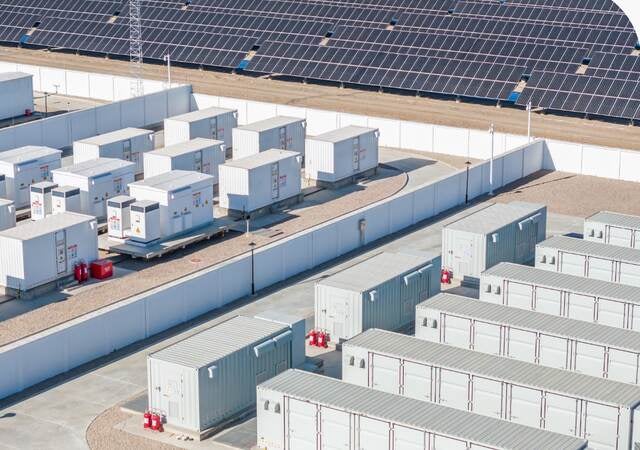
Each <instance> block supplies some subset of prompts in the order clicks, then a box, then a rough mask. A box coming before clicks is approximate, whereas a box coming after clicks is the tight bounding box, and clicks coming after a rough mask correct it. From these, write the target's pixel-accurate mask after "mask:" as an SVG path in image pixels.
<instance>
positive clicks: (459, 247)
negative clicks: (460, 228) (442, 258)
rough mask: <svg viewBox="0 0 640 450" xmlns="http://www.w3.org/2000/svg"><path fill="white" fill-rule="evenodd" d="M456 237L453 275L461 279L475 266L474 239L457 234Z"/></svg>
mask: <svg viewBox="0 0 640 450" xmlns="http://www.w3.org/2000/svg"><path fill="white" fill-rule="evenodd" d="M454 239H455V247H454V250H453V251H454V253H453V276H454V277H456V278H458V279H460V280H461V279H463V278H464V276H465V275H468V274H469V273H471V270H472V268H473V267H475V264H474V258H473V256H474V248H473V239H472V238H468V237H466V236H455V238H454Z"/></svg>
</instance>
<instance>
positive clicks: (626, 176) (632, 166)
mask: <svg viewBox="0 0 640 450" xmlns="http://www.w3.org/2000/svg"><path fill="white" fill-rule="evenodd" d="M638 167H640V153H638V152H628V151H621V152H620V179H621V180H626V181H637V182H640V170H638Z"/></svg>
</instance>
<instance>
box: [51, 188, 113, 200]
mask: <svg viewBox="0 0 640 450" xmlns="http://www.w3.org/2000/svg"><path fill="white" fill-rule="evenodd" d="M78 189H79V188H77V187H75V186H57V187H55V188H53V190H54V191H56V192H73V191H77V190H78ZM111 200H113V199H111Z"/></svg>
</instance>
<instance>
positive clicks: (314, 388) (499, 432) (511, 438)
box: [258, 369, 586, 450]
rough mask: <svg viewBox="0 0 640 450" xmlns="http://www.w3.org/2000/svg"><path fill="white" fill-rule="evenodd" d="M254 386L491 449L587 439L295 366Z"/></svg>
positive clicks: (568, 445) (566, 444) (565, 445)
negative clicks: (371, 386)
mask: <svg viewBox="0 0 640 450" xmlns="http://www.w3.org/2000/svg"><path fill="white" fill-rule="evenodd" d="M258 389H260V390H272V391H275V392H278V393H282V394H284V395H286V396H288V397H293V398H296V399H298V400H302V401H311V402H318V403H320V404H322V405H326V406H329V407H332V408H335V409H338V410H343V411H348V412H355V413H358V414H362V415H364V416H366V417H371V418H374V419H379V420H382V421H388V422H393V423H396V424H399V425H405V426H407V427H411V428H415V429H418V430H425V431H430V432H433V433H438V434H442V435H445V436H449V437H452V438H458V439H462V440H469V441H472V442H473V443H475V444H479V445H486V446H490V447H493V448H500V449H505V450H506V449H509V450H529V449H531V448H532V443H535V445H534V446H535V448H548V449H551V448H552V449H558V450H560V449H563V450H569V449H575V450H578V449H582V448H586V441H585V440H582V439H579V438H576V437H573V436H566V435H563V434H559V433H554V432H550V431H546V430H541V429H538V428H533V427H528V426H525V425H520V424H517V423H513V422H508V421H506V420H501V419H497V418H493V417H488V416H483V415H480V414H476V413H472V412H468V411H463V410H459V409H454V408H450V407H448V406H443V405H438V404H436V403H431V402H425V401H422V400H417V399H414V398H410V397H403V396H400V395H396V394H390V393H388V392H383V391H376V390H373V389H370V388H366V387H363V386H358V385H356V384H352V383H346V382H344V381H340V380H336V379H334V378H330V377H327V376H324V375H318V374H314V373H310V372H304V371H301V370H296V369H291V370H287V371H286V372H283V373H281V374H280V375H277V376H276V377H274V378H271V379H270V380H267V381H265V382H264V383H262V384H260V385H259V386H258Z"/></svg>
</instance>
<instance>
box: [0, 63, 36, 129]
mask: <svg viewBox="0 0 640 450" xmlns="http://www.w3.org/2000/svg"><path fill="white" fill-rule="evenodd" d="M0 99H2V101H0V120H4V119H11V118H12V117H18V116H24V115H25V114H26V113H27V111H32V110H33V75H31V74H29V73H22V72H2V73H0Z"/></svg>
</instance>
